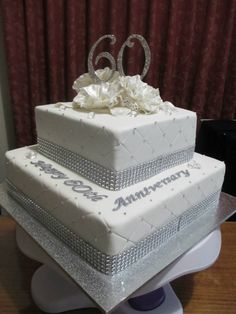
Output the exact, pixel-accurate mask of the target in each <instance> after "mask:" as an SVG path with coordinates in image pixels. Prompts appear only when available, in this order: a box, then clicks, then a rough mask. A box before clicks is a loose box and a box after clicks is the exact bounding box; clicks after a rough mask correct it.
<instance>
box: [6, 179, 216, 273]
mask: <svg viewBox="0 0 236 314" xmlns="http://www.w3.org/2000/svg"><path fill="white" fill-rule="evenodd" d="M8 192H9V194H10V195H11V196H12V197H13V198H14V199H15V200H16V201H18V202H19V203H20V204H21V205H22V206H23V207H24V209H25V210H26V211H27V212H28V213H29V214H30V215H31V216H32V217H34V218H36V219H37V220H38V221H39V222H40V223H42V224H43V225H44V226H45V227H46V228H47V229H48V230H49V231H51V232H52V233H53V234H55V235H56V236H57V237H58V238H59V239H60V240H61V241H62V242H64V243H65V244H66V245H68V246H69V247H70V248H71V249H72V250H74V251H75V252H76V253H77V254H78V255H79V256H80V257H81V258H83V259H84V260H85V261H86V262H87V263H88V264H90V265H91V266H92V267H93V268H95V269H97V270H98V271H100V272H102V273H105V274H107V275H114V274H117V273H119V272H121V271H123V270H125V269H126V268H127V267H128V266H130V265H132V264H133V263H135V262H136V261H138V260H139V259H140V258H142V257H144V256H145V255H147V254H148V253H149V252H151V251H152V250H154V249H158V247H160V246H161V245H163V244H164V243H166V242H167V241H168V240H169V239H170V238H171V237H173V236H174V235H175V234H176V233H177V232H178V231H180V230H182V229H183V228H184V227H185V226H187V225H189V224H190V223H191V222H193V221H195V220H196V219H197V218H198V217H199V216H201V215H202V214H204V213H206V212H208V211H214V210H215V209H216V206H217V204H218V200H219V196H220V191H217V192H215V193H212V194H210V195H209V196H208V197H206V198H205V199H204V200H203V201H201V202H200V203H198V204H196V205H194V206H192V207H191V208H189V209H188V210H186V211H185V212H184V213H183V214H182V215H181V216H180V217H175V218H174V219H172V220H171V221H169V222H168V223H167V224H166V225H165V226H162V227H160V228H159V229H156V230H155V231H154V232H153V233H151V234H150V235H148V236H147V237H146V238H144V239H142V240H141V241H139V242H137V243H136V245H135V246H132V247H131V248H129V249H127V250H125V251H123V252H122V253H120V254H117V255H112V256H111V255H107V254H104V253H102V252H100V251H98V250H97V249H95V248H94V247H93V246H91V245H90V244H88V243H87V242H86V241H84V240H83V239H82V238H80V237H79V236H78V235H77V234H75V233H74V232H72V231H71V230H70V229H69V228H67V227H66V226H64V225H63V224H62V223H61V222H59V221H58V220H57V219H56V218H55V217H53V216H52V215H51V214H50V213H48V212H47V211H46V210H45V209H43V208H41V207H40V206H39V205H38V204H36V203H35V202H34V201H33V200H31V199H30V198H29V197H28V196H26V195H25V194H23V193H22V192H20V191H19V190H18V189H17V188H16V187H15V186H14V185H13V184H12V183H10V182H9V181H8Z"/></svg>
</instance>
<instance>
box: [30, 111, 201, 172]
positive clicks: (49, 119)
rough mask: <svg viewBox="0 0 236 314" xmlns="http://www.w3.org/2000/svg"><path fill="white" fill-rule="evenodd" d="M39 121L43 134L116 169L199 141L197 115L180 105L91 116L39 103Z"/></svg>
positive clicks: (44, 136) (103, 164)
mask: <svg viewBox="0 0 236 314" xmlns="http://www.w3.org/2000/svg"><path fill="white" fill-rule="evenodd" d="M36 122H37V133H38V136H39V137H40V138H42V139H45V140H47V141H49V142H52V143H55V144H57V145H59V146H62V147H64V148H66V149H68V150H71V151H73V152H75V153H78V154H79V155H82V156H83V157H85V158H88V159H89V160H92V161H94V162H96V163H98V164H100V165H102V166H104V167H106V168H109V169H114V170H116V171H120V170H123V169H126V168H129V167H132V166H136V165H137V164H140V163H143V162H147V161H150V160H152V159H156V158H157V157H158V156H161V155H165V154H167V153H168V154H169V153H171V152H176V151H179V150H183V149H184V148H187V147H191V146H194V145H195V132H196V115H195V113H193V112H191V111H187V110H184V109H180V108H178V109H177V111H176V112H174V113H173V114H172V115H168V114H164V113H163V112H160V113H158V114H155V115H148V117H146V116H145V115H142V116H141V117H136V118H131V117H113V116H110V115H107V114H106V115H102V114H96V115H95V118H94V119H89V118H88V114H87V113H84V112H77V111H74V110H73V109H70V108H69V109H66V110H61V109H60V108H56V107H55V106H53V105H48V106H40V107H37V109H36ZM68 139H69V140H68Z"/></svg>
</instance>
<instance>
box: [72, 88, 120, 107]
mask: <svg viewBox="0 0 236 314" xmlns="http://www.w3.org/2000/svg"><path fill="white" fill-rule="evenodd" d="M119 94H120V91H119V87H118V85H117V84H113V83H110V82H109V83H108V82H102V83H101V84H91V85H89V86H86V87H83V88H81V89H80V92H79V93H78V95H77V96H76V97H75V98H74V99H73V107H74V108H85V109H94V108H97V109H102V108H111V107H114V106H116V105H117V104H118V102H119Z"/></svg>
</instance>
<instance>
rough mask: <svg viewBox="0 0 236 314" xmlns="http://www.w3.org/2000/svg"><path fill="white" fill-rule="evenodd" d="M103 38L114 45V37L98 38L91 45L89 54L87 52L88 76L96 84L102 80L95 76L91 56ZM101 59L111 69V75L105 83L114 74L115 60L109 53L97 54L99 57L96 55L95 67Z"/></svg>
mask: <svg viewBox="0 0 236 314" xmlns="http://www.w3.org/2000/svg"><path fill="white" fill-rule="evenodd" d="M105 38H110V39H111V44H112V45H114V44H115V43H116V37H115V36H114V35H104V36H102V37H100V38H99V39H98V40H97V41H96V42H95V44H93V46H92V48H91V50H90V52H89V55H88V71H89V74H90V76H91V77H92V78H93V79H95V81H96V82H101V81H102V80H101V79H100V78H99V77H98V76H97V74H96V73H95V70H94V68H93V54H94V51H95V49H96V47H97V45H98V44H99V43H100V42H101V41H102V40H103V39H105ZM101 58H105V59H108V60H109V62H110V63H111V69H112V73H111V75H110V76H109V77H108V78H107V80H106V81H109V80H110V79H111V78H112V76H113V75H114V73H115V70H116V61H115V59H114V58H113V56H112V55H111V54H110V53H109V52H101V53H99V55H97V57H96V59H95V65H97V64H98V61H99V60H100V59H101Z"/></svg>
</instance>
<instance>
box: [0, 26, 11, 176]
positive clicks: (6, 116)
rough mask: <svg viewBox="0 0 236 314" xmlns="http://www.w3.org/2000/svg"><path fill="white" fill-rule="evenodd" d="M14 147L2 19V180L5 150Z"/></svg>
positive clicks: (0, 140) (0, 90) (0, 150)
mask: <svg viewBox="0 0 236 314" xmlns="http://www.w3.org/2000/svg"><path fill="white" fill-rule="evenodd" d="M13 147H14V128H13V122H12V112H11V103H10V97H9V86H8V80H7V64H6V57H5V50H4V44H3V35H2V23H1V21H0V182H1V181H2V180H3V179H4V176H5V167H4V164H5V161H4V155H5V152H6V151H7V150H8V149H10V148H13Z"/></svg>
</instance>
